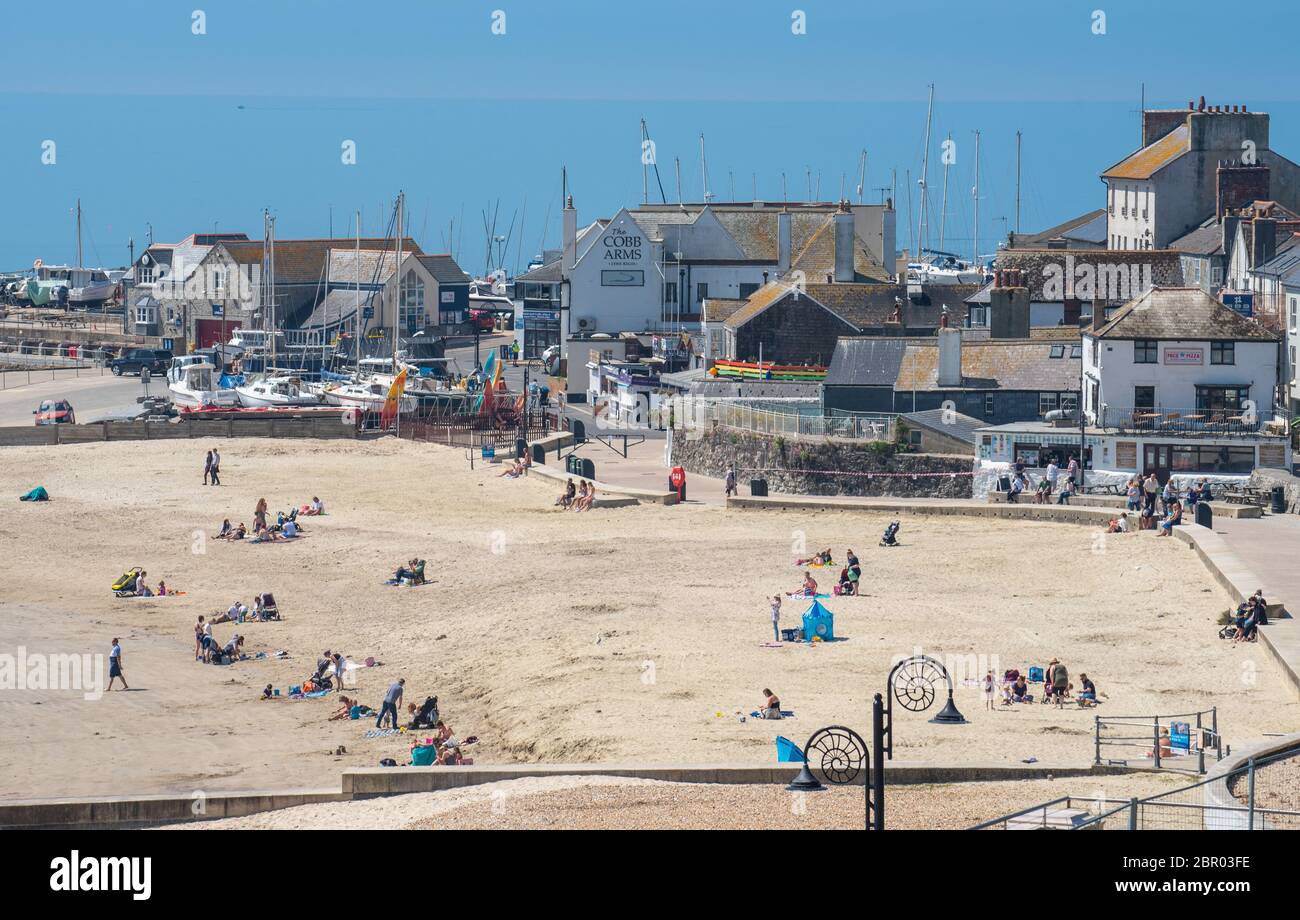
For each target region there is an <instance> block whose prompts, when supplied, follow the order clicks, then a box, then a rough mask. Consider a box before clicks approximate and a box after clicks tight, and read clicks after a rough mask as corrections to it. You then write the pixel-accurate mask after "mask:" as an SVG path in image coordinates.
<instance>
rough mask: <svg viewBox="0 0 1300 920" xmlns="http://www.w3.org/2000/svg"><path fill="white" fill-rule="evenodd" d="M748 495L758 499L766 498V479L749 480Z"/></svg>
mask: <svg viewBox="0 0 1300 920" xmlns="http://www.w3.org/2000/svg"><path fill="white" fill-rule="evenodd" d="M749 494H750V495H753V496H756V497H758V498H764V497H766V496H767V480H766V479H751V480H750V481H749Z"/></svg>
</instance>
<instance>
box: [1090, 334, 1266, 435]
mask: <svg viewBox="0 0 1300 920" xmlns="http://www.w3.org/2000/svg"><path fill="white" fill-rule="evenodd" d="M1094 342H1095V343H1097V353H1096V362H1095V363H1094V360H1093V347H1092V344H1093V343H1094ZM1167 348H1179V349H1200V350H1201V353H1202V357H1203V363H1201V364H1189V365H1182V364H1166V363H1165V358H1166V355H1165V350H1166V349H1167ZM1235 350H1236V355H1235V358H1236V360H1235V363H1233V364H1211V363H1210V343H1209V342H1206V341H1196V340H1186V341H1184V340H1161V341H1160V342H1159V343H1158V349H1157V357H1158V359H1159V363H1156V364H1135V363H1134V362H1133V342H1132V341H1130V340H1127V339H1115V340H1108V339H1095V338H1093V337H1092V336H1090V335H1086V334H1085V335H1084V336H1083V373H1084V376H1085V377H1086V378H1088V379H1090V380H1098V381H1100V384H1101V387H1100V398H1101V402H1102V405H1104V406H1106V407H1108V408H1110V409H1118V410H1128V409H1132V408H1133V388H1134V387H1136V386H1154V387H1155V388H1156V394H1155V400H1156V405H1157V406H1158V407H1163V408H1165V409H1170V410H1174V409H1181V410H1185V409H1192V408H1195V406H1196V386H1197V385H1198V384H1200V385H1209V386H1238V385H1247V384H1248V385H1249V386H1250V398H1251V399H1253V400H1254V401H1255V404H1256V407H1257V411H1259V413H1260V414H1261V415H1264V414H1266V413H1268V411H1269V410H1271V409H1272V399H1273V387H1274V386H1276V385H1277V381H1278V373H1279V367H1278V346H1277V343H1276V342H1237V343H1236V349H1235ZM1085 389H1086V388H1085ZM1085 399H1086V395H1085ZM1086 408H1087V409H1088V411H1091V412H1095V411H1096V407H1095V406H1092V405H1091V403H1088V404H1087V405H1086Z"/></svg>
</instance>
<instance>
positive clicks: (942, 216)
mask: <svg viewBox="0 0 1300 920" xmlns="http://www.w3.org/2000/svg"><path fill="white" fill-rule="evenodd" d="M951 149H952V132H951V131H949V132H948V144H947V146H946V147H945V148H944V150H945V151H947V150H951ZM948 166H949V163H948V157H947V155H945V156H944V158H943V206H942V207H941V208H940V210H939V248H940V249H943V248H944V246H943V238H944V231H945V230H946V229H947V227H948Z"/></svg>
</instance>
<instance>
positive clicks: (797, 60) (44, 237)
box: [0, 0, 1300, 271]
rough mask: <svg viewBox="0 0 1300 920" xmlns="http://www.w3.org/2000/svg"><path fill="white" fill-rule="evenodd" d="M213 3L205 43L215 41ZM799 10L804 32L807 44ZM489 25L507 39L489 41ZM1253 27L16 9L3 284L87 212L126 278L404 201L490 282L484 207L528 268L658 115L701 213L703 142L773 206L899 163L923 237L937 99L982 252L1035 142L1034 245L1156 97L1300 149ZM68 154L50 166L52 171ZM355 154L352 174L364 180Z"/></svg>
mask: <svg viewBox="0 0 1300 920" xmlns="http://www.w3.org/2000/svg"><path fill="white" fill-rule="evenodd" d="M196 9H200V10H202V11H203V12H204V13H205V14H206V34H201V35H196V34H194V33H193V30H192V22H193V11H194V10H196ZM796 9H798V10H802V11H803V12H804V13H805V14H806V21H807V34H805V35H794V34H792V32H791V21H792V20H791V13H792V11H793V10H796ZM1098 9H1100V10H1101V11H1102V12H1104V14H1105V33H1104V34H1095V33H1094V30H1093V23H1094V10H1098ZM494 10H501V11H503V12H504V13H505V27H506V28H505V34H504V35H494V34H493V33H492V30H491V26H492V17H493V11H494ZM1249 21H1250V23H1253V24H1268V29H1267V31H1268V32H1269V33H1271V34H1275V35H1279V36H1280V35H1286V34H1290V33H1292V32H1294V31H1295V27H1296V26H1297V25H1298V24H1300V13H1298V12H1297V11H1296V9H1295V7H1294V4H1291V3H1284V2H1280V0H1262V2H1254V3H1252V4H1250V16H1249ZM1233 22H1234V19H1233V18H1232V16H1231V12H1230V9H1229V8H1226V7H1224V6H1223V5H1222V4H1221V3H1209V2H1201V0H1182V2H1164V0H1161V2H1157V0H1142V2H1108V0H1090V2H1087V3H1075V2H1069V0H1036V2H1022V0H1005V2H997V0H991V2H978V3H975V2H968V0H967V2H957V0H952V2H949V0H921V2H911V3H906V4H899V3H893V4H880V3H845V2H843V0H837V2H826V0H786V2H780V3H777V2H769V0H738V2H722V0H715V2H710V0H695V2H682V0H659V2H654V3H631V2H603V3H600V2H594V0H567V2H566V0H494V2H488V3H480V2H474V0H419V2H404V0H391V2H383V0H372V2H369V3H361V2H340V0H293V2H291V0H260V2H246V0H189V2H185V3H177V2H173V0H147V2H146V0H115V2H112V3H99V2H64V3H59V2H48V3H45V4H22V5H16V4H11V5H7V8H6V11H5V24H6V34H7V35H8V40H7V41H6V61H5V64H4V66H3V67H0V119H2V120H3V122H2V123H3V124H4V125H5V135H4V136H5V141H4V143H3V144H2V145H0V200H2V201H3V202H4V204H5V206H6V211H8V213H9V219H7V220H5V221H4V222H3V223H0V269H17V268H21V267H24V266H28V265H30V264H31V261H32V260H33V259H34V258H38V257H40V258H44V259H45V260H46V261H66V260H71V259H72V258H73V257H74V255H75V252H74V245H75V239H74V232H73V223H72V220H71V217H70V208H71V207H72V206H73V205H74V203H75V200H76V198H77V197H78V196H80V198H81V199H82V206H83V209H84V211H85V215H86V233H85V239H86V249H87V258H86V261H87V262H89V263H92V264H105V265H110V264H120V263H123V262H125V260H126V257H127V241H128V239H130V238H134V240H135V241H136V251H137V252H138V251H139V247H140V246H141V245H142V244H143V243H144V242H145V241H146V239H147V237H148V234H149V228H150V226H151V227H152V232H153V236H154V238H155V239H156V240H160V241H168V240H174V239H177V238H179V237H181V236H184V235H185V234H186V233H189V232H192V231H196V230H210V229H212V228H213V227H216V228H217V229H221V230H244V231H245V232H248V233H249V234H250V235H251V236H257V235H258V234H259V233H260V226H261V221H260V215H261V211H262V209H263V208H270V209H271V210H272V211H273V212H274V213H275V214H276V215H277V218H278V232H279V234H280V236H282V237H289V236H309V235H310V236H324V235H326V234H328V233H329V229H330V211H331V208H332V210H333V229H334V232H335V233H336V234H339V235H345V234H347V233H350V232H351V230H352V226H351V215H352V214H353V213H354V212H355V211H356V210H357V209H361V210H362V211H363V224H364V227H365V229H366V231H367V232H375V230H376V227H377V225H378V222H379V218H380V214H381V209H382V208H386V207H387V206H388V203H389V202H390V201H391V199H392V198H393V196H394V195H395V194H396V192H397V190H398V189H399V188H400V189H404V190H405V191H406V192H407V197H408V202H409V212H410V213H409V216H410V230H411V232H412V233H414V234H415V235H416V236H417V238H419V240H420V242H421V245H422V246H424V248H425V249H427V250H431V251H432V250H443V249H446V248H448V239H447V228H448V222H449V221H451V220H453V219H454V220H455V221H456V223H457V225H458V228H457V230H456V233H455V237H454V238H453V239H452V240H451V241H450V242H451V244H452V245H453V246H456V244H457V243H459V245H458V246H457V247H456V248H458V249H459V252H460V258H461V261H462V263H463V264H464V266H465V267H466V269H467V270H470V271H481V270H482V268H483V263H484V257H483V250H484V236H485V234H484V230H483V220H482V212H483V210H485V209H488V210H491V209H492V208H496V209H497V210H498V218H497V220H498V233H501V234H503V235H504V233H505V232H506V230H507V227H508V226H509V224H510V223H511V219H512V217H513V219H514V221H515V229H514V230H513V231H512V242H511V245H510V249H511V255H510V257H509V258H508V259H507V264H508V265H509V266H512V267H513V265H514V263H515V262H516V261H517V260H518V261H523V262H526V261H527V259H528V257H529V256H530V255H532V253H533V252H535V251H537V250H538V249H540V247H541V245H542V244H543V242H545V243H546V245H551V246H553V245H555V244H556V240H557V236H558V226H559V214H558V208H559V173H560V167H561V166H562V165H567V166H568V168H569V173H570V180H571V186H572V191H573V193H574V195H575V197H576V199H577V203H578V207H579V215H580V218H581V219H584V220H586V219H590V218H593V217H596V216H599V215H603V214H610V213H612V212H613V211H614V210H616V209H617V208H618V207H619V206H620V205H622V204H633V203H636V202H637V201H639V200H640V197H641V169H640V160H639V153H640V149H639V119H640V118H641V117H642V116H644V117H645V118H646V119H647V120H648V122H649V125H650V130H651V134H652V137H653V138H654V140H655V142H656V144H657V149H658V157H659V164H660V171H661V173H662V175H663V180H664V184H665V188H666V190H667V193H668V196H669V199H670V200H672V199H673V198H674V197H675V192H674V165H673V158H674V157H675V156H679V157H680V158H681V169H682V185H683V191H684V195H685V197H687V198H696V199H697V198H699V196H700V193H701V181H700V165H699V134H700V132H704V134H705V135H706V138H707V145H708V162H709V176H710V184H711V190H712V191H713V192H714V193H716V194H718V195H719V196H720V197H724V198H725V197H728V196H729V193H730V189H731V187H732V186H733V185H734V187H735V189H736V195H737V197H739V198H746V199H747V198H749V197H750V196H751V194H752V189H753V186H754V185H755V184H757V186H758V194H759V197H762V198H768V199H779V198H780V197H781V194H782V192H781V174H782V172H784V173H785V174H786V182H787V184H788V187H789V189H790V195H791V197H792V198H796V197H803V196H804V195H805V193H806V188H807V183H808V180H807V178H806V177H807V175H808V173H809V172H811V174H812V177H813V179H812V182H813V184H814V186H815V185H816V182H817V176H818V174H819V173H820V177H821V197H823V198H834V197H837V196H838V194H839V189H840V186H841V181H842V177H844V178H843V181H844V182H845V184H846V187H847V189H848V190H849V192H850V194H852V192H853V188H854V186H855V185H856V170H857V162H858V155H859V151H860V150H861V149H862V148H864V147H865V148H866V149H867V150H868V176H867V181H866V183H865V185H866V187H867V192H866V198H867V200H879V197H880V194H881V193H880V191H879V189H880V188H881V187H884V186H890V185H891V170H893V169H896V170H897V173H898V180H897V181H898V188H899V201H898V207H899V211H900V216H901V220H900V224H902V226H900V234H899V241H900V245H906V244H907V242H908V240H907V232H906V225H907V223H908V204H907V200H906V185H907V183H906V176H907V174H908V171H909V170H910V171H911V175H912V181H913V187H915V179H916V178H917V174H918V173H919V170H920V164H921V153H922V147H923V144H922V135H923V131H924V124H925V96H926V92H927V89H926V87H927V84H929V83H931V82H933V83H934V84H935V87H936V102H935V127H934V142H933V143H934V146H933V147H932V150H931V176H930V187H931V189H932V195H933V196H934V197H933V198H932V205H933V206H934V207H936V208H937V205H938V202H937V199H938V195H939V187H940V183H941V177H942V173H941V172H940V171H939V167H938V143H939V141H940V139H942V138H943V137H944V136H945V135H947V134H948V132H951V133H952V136H953V139H954V140H955V141H956V145H957V147H956V149H957V162H956V163H955V164H954V165H953V167H952V171H951V173H950V181H951V191H950V212H949V213H950V221H949V225H948V238H949V243H950V246H951V247H952V248H957V249H959V250H961V251H969V248H970V245H971V244H970V237H971V235H972V216H973V215H972V211H973V207H972V203H971V194H970V188H971V184H972V179H973V166H974V155H973V154H974V149H973V138H974V134H973V132H974V131H975V130H976V129H979V130H980V131H981V132H982V138H983V144H982V147H983V150H982V155H981V158H980V160H981V163H980V166H981V173H982V182H981V186H982V187H981V202H982V203H981V227H980V235H981V237H983V238H984V241H988V240H989V239H990V238H992V237H993V236H995V235H1000V234H1001V233H1002V232H1004V229H1005V228H1006V226H1007V225H1009V224H1014V144H1015V138H1014V136H1015V132H1016V131H1017V130H1020V131H1023V132H1024V171H1023V195H1022V206H1021V226H1022V229H1024V230H1026V231H1029V230H1035V229H1040V228H1041V227H1043V226H1046V225H1049V224H1052V223H1056V222H1058V221H1059V220H1062V219H1065V218H1067V217H1070V216H1072V215H1073V214H1076V213H1079V212H1081V211H1083V210H1086V209H1087V208H1090V207H1096V206H1098V205H1099V203H1100V201H1101V184H1100V182H1099V181H1098V179H1097V173H1098V172H1099V171H1100V170H1101V169H1103V168H1104V167H1106V166H1108V165H1109V164H1111V163H1113V162H1114V161H1116V160H1118V159H1119V158H1120V157H1122V156H1124V155H1125V154H1126V153H1127V152H1128V151H1129V150H1130V149H1131V148H1132V147H1133V146H1134V144H1135V141H1136V137H1137V114H1136V110H1137V107H1138V100H1139V92H1140V85H1141V84H1142V83H1143V82H1145V83H1146V92H1147V100H1148V104H1150V105H1154V106H1161V105H1164V106H1185V105H1186V103H1187V100H1188V99H1192V98H1195V97H1197V96H1199V95H1201V94H1204V95H1205V96H1206V98H1207V100H1208V101H1209V102H1210V103H1211V104H1213V103H1231V104H1236V103H1243V102H1244V103H1249V104H1250V105H1251V107H1252V108H1253V109H1256V110H1261V109H1262V110H1267V111H1270V112H1271V113H1272V115H1273V128H1272V146H1273V147H1274V148H1275V149H1277V150H1279V151H1281V152H1283V153H1284V154H1288V155H1290V156H1291V157H1292V158H1293V159H1300V81H1289V80H1286V79H1282V78H1280V77H1279V75H1280V74H1284V73H1285V68H1284V67H1280V66H1279V67H1272V68H1266V69H1264V70H1263V71H1261V70H1260V69H1259V68H1257V67H1244V66H1242V67H1235V66H1234V67H1227V66H1224V65H1225V60H1226V59H1228V58H1231V57H1232V56H1233V55H1234V54H1236V53H1238V52H1234V51H1233V50H1232V49H1231V45H1230V43H1229V44H1225V41H1224V36H1225V34H1231V33H1232V32H1233V29H1234V26H1233ZM1250 34H1251V35H1258V34H1259V33H1257V32H1255V31H1253V30H1252V31H1251V32H1250ZM1255 44H1257V43H1256V42H1251V43H1250V45H1251V46H1254V45H1255ZM1265 44H1267V43H1265ZM1247 51H1248V49H1247ZM1247 51H1243V52H1240V53H1243V54H1244V53H1247ZM1261 72H1262V73H1264V74H1266V75H1267V79H1265V80H1264V81H1263V85H1262V86H1261V85H1259V84H1260V80H1259V78H1258V76H1257V75H1258V74H1260V73H1261ZM47 140H52V141H54V142H55V144H56V147H55V153H56V157H57V161H56V162H55V163H54V164H53V165H46V164H43V163H42V162H41V154H42V143H43V142H44V141H47ZM345 140H352V141H355V143H356V147H357V162H356V164H355V165H344V164H343V163H342V162H341V159H340V152H341V144H342V143H343V142H344V141H345ZM652 182H653V179H652ZM525 197H526V198H527V204H526V211H525ZM655 197H656V198H657V192H656V193H655ZM498 202H499V205H498ZM912 207H913V217H912V223H914V222H915V209H916V207H917V204H916V203H915V201H914V202H913V206H912ZM462 215H463V217H462ZM1004 218H1005V220H1004ZM932 226H934V224H933V222H932ZM521 227H522V230H521V229H520V228H521ZM988 248H989V247H988V246H987V245H985V243H982V244H981V249H984V250H987V249H988Z"/></svg>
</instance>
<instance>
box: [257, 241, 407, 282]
mask: <svg viewBox="0 0 1300 920" xmlns="http://www.w3.org/2000/svg"><path fill="white" fill-rule="evenodd" d="M338 242H340V244H341V241H338ZM279 250H280V247H279V246H278V245H277V246H276V254H275V261H276V274H277V275H278V274H279V273H280V265H279V263H280V251H279ZM396 258H397V253H395V252H393V251H392V249H389V250H388V251H387V252H384V251H382V250H379V249H362V250H361V251H360V252H359V253H358V252H357V251H356V249H355V248H353V249H331V250H330V251H329V274H328V277H329V282H330V283H331V284H341V285H355V284H356V283H357V279H358V278H360V280H361V284H362V285H367V284H386V283H387V282H388V279H389V278H391V277H393V271H394V261H395V260H396Z"/></svg>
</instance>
